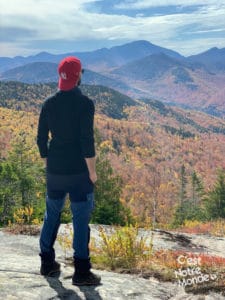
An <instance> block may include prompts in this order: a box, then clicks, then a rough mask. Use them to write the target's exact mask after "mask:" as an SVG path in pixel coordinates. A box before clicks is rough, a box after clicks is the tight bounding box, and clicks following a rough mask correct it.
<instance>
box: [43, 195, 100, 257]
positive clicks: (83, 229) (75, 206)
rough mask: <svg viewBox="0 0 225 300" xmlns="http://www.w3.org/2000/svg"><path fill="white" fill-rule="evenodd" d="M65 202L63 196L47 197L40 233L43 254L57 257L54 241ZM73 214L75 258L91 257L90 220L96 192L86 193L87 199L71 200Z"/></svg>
mask: <svg viewBox="0 0 225 300" xmlns="http://www.w3.org/2000/svg"><path fill="white" fill-rule="evenodd" d="M64 203H65V195H64V197H63V198H59V199H51V198H49V197H48V196H47V198H46V212H45V217H44V223H43V227H42V230H41V235H40V249H41V254H46V255H47V256H48V257H49V256H50V257H52V258H53V259H54V258H55V251H54V243H55V240H56V237H57V233H58V229H59V226H60V216H61V212H62V210H63V207H64ZM70 207H71V211H72V215H73V232H74V234H73V249H74V258H78V259H85V260H86V259H89V247H88V244H89V240H90V228H89V222H90V218H91V213H92V210H93V208H94V193H89V194H87V195H86V201H77V202H74V201H70Z"/></svg>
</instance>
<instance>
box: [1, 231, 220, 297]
mask: <svg viewBox="0 0 225 300" xmlns="http://www.w3.org/2000/svg"><path fill="white" fill-rule="evenodd" d="M61 230H63V227H61ZM92 233H93V234H94V235H95V236H96V239H97V238H99V236H98V234H97V227H96V226H93V227H92ZM156 236H158V241H157V237H155V245H157V244H158V246H159V247H161V246H165V245H167V246H169V247H172V244H175V242H174V243H172V242H171V241H170V242H169V241H168V237H167V236H165V234H164V239H163V233H162V232H161V233H160V232H158V233H157V234H156ZM193 239H194V238H193ZM163 240H164V241H163ZM223 242H224V240H223ZM221 243H222V242H221ZM223 245H224V244H223ZM221 247H222V245H221ZM223 249H225V248H223ZM221 250H222V248H221ZM211 251H212V249H211ZM38 252H39V245H38V237H33V236H24V235H12V234H8V233H5V232H3V231H0V253H1V265H0V299H6V300H14V299H20V300H28V299H29V300H32V299H37V300H47V299H49V300H50V299H52V300H53V299H68V300H70V299H71V300H72V299H74V300H83V299H86V300H125V299H132V300H156V299H157V300H164V299H165V300H166V299H171V300H172V299H173V300H189V299H193V300H211V299H216V300H222V299H225V297H224V296H222V295H220V294H216V293H213V292H211V293H210V294H208V295H193V294H187V293H185V291H184V289H183V288H182V287H179V286H178V285H177V284H172V283H169V282H159V281H158V280H156V279H155V278H150V279H143V278H140V277H138V276H137V275H127V274H117V273H113V272H106V271H99V270H94V272H96V273H97V274H99V275H101V277H102V284H101V285H100V286H97V287H76V286H73V285H72V284H71V277H72V274H73V268H72V267H71V266H68V265H66V264H65V261H64V254H63V252H62V249H61V247H60V246H59V245H58V244H57V243H56V253H57V260H58V261H59V262H60V263H61V265H62V272H61V274H60V276H59V277H55V278H50V277H43V276H40V274H39V266H40V258H39V256H38ZM223 255H224V253H223Z"/></svg>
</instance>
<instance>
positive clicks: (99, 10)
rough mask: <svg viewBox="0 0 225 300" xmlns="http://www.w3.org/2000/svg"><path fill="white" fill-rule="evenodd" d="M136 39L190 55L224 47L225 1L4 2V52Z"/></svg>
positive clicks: (0, 10)
mask: <svg viewBox="0 0 225 300" xmlns="http://www.w3.org/2000/svg"><path fill="white" fill-rule="evenodd" d="M135 40H147V41H149V42H151V43H153V44H156V45H159V46H162V47H166V48H169V49H173V50H175V51H178V52H179V53H181V54H183V55H185V56H188V55H191V54H196V53H200V52H203V51H205V50H207V49H209V48H212V47H218V48H224V47H225V1H224V0H201V1H200V0H198V1H197V0H151V1H150V0H114V1H113V0H63V1H62V0H0V56H8V57H13V56H17V55H22V56H27V55H34V54H37V53H39V52H41V51H47V52H50V53H66V52H79V51H92V50H95V49H99V48H102V47H107V48H110V47H112V46H117V45H122V44H124V43H127V42H131V41H135Z"/></svg>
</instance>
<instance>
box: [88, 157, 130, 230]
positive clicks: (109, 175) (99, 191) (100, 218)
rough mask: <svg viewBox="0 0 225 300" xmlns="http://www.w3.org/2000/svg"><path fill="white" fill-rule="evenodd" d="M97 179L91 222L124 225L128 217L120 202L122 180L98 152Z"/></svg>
mask: <svg viewBox="0 0 225 300" xmlns="http://www.w3.org/2000/svg"><path fill="white" fill-rule="evenodd" d="M96 168H97V174H98V180H97V182H96V187H95V209H94V212H93V215H92V220H91V221H92V222H93V223H99V224H108V225H110V224H117V225H125V223H126V222H127V221H129V220H128V219H129V218H130V217H129V210H128V209H125V208H124V206H123V205H122V203H121V202H120V195H121V192H122V180H121V178H120V177H119V176H118V175H115V174H113V169H112V167H111V165H110V163H109V160H108V159H107V158H106V157H105V156H104V154H103V153H100V154H99V155H98V158H97V164H96Z"/></svg>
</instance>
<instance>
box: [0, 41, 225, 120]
mask: <svg viewBox="0 0 225 300" xmlns="http://www.w3.org/2000/svg"><path fill="white" fill-rule="evenodd" d="M67 55H76V56H78V57H79V58H80V59H81V60H82V62H83V64H84V68H85V69H86V70H85V73H84V76H83V83H85V84H93V85H103V86H107V87H111V88H114V89H116V90H118V91H120V92H122V93H125V94H127V95H129V96H132V97H135V98H154V99H157V100H161V101H163V102H167V103H173V104H179V105H182V106H185V107H190V108H195V109H201V110H204V111H206V112H208V113H211V114H214V115H218V116H223V117H224V116H225V48H223V49H218V48H212V49H209V50H208V51H205V52H203V53H200V54H198V55H192V56H189V57H184V56H182V55H180V54H179V53H178V52H175V51H172V50H169V49H166V48H163V47H159V46H157V45H153V44H151V43H149V42H147V41H136V42H132V43H128V44H125V45H122V46H117V47H112V48H110V49H106V48H103V49H99V50H96V51H92V52H80V53H79V52H77V53H64V54H60V55H53V54H50V53H46V52H42V53H39V54H37V55H35V56H28V57H18V56H17V57H14V58H7V57H0V80H4V81H20V82H25V83H40V82H43V83H44V82H45V83H46V82H56V81H57V80H58V78H57V64H58V62H59V61H60V60H61V59H62V58H63V57H65V56H67Z"/></svg>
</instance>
